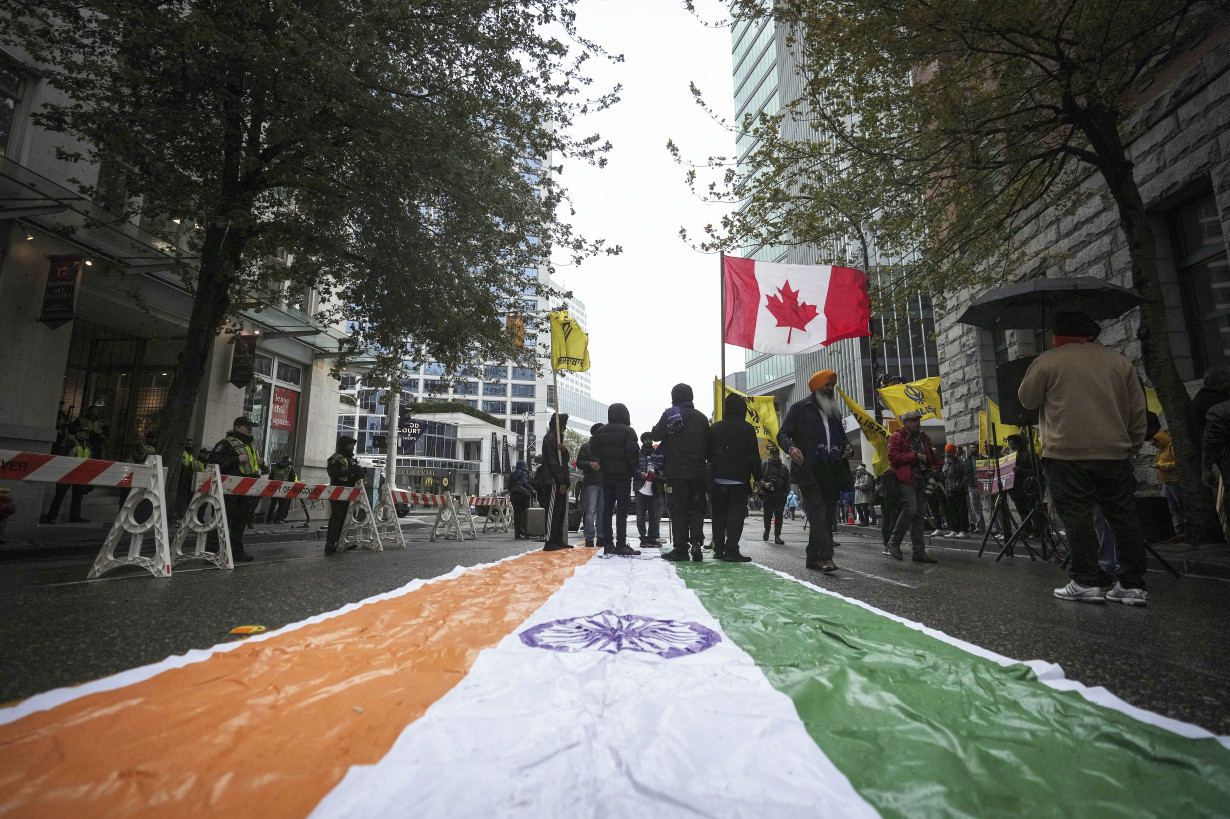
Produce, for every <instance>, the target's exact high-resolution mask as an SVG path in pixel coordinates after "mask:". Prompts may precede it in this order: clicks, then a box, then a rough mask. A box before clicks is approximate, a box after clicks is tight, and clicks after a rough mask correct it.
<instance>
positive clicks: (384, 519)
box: [372, 481, 410, 549]
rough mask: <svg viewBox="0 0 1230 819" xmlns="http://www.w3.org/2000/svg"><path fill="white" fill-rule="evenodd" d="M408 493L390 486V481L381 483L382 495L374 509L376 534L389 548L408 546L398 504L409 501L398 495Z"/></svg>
mask: <svg viewBox="0 0 1230 819" xmlns="http://www.w3.org/2000/svg"><path fill="white" fill-rule="evenodd" d="M408 494H410V493H409V492H402V491H401V490H400V489H394V488H393V487H391V486H389V482H388V481H384V482H383V483H381V484H380V497H379V498H377V499H376V508H375V509H373V510H372V516H373V518H374V522H375V525H376V536H377V537H379V538H380V542H381V544H382V545H383V546H384V547H385V548H387V549H392V548H398V549H404V548H406V538H405V535H403V534H402V532H401V521H399V520H398V519H397V504H399V503H407V501H405V500H401V499H399V498H398V496H401V495H408Z"/></svg>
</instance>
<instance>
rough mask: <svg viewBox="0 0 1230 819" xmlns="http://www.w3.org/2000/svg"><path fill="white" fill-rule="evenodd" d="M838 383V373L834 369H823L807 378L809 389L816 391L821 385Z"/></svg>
mask: <svg viewBox="0 0 1230 819" xmlns="http://www.w3.org/2000/svg"><path fill="white" fill-rule="evenodd" d="M836 383H837V373H835V372H833V371H832V370H821V371H820V372H818V373H816V374H815V375H813V376H812V377H811V378H809V379H807V389H809V390H811V391H812V392H815V391H816V390H818V389H820V388H821V387H827V386H828V385H829V384H836Z"/></svg>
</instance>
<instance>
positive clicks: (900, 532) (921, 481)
mask: <svg viewBox="0 0 1230 819" xmlns="http://www.w3.org/2000/svg"><path fill="white" fill-rule="evenodd" d="M888 463H889V465H890V466H891V467H892V471H893V475H894V476H895V477H896V478H897V495H898V502H899V503H900V508H901V513H900V515H899V516H898V517H897V525H896V526H894V527H893V533H892V535H890V536H889V539H888V553H889V554H890V555H892V556H893V557H894V558H896V559H897V560H902V559H903V557H902V554H901V541H902V540H904V539H905V533H906V530H907V529H908V530H909V532H910V545H911V546H913V547H914V562H915V563H938V562H939V561H937V560H936V559H935V558H933V557H931V555H929V554H927V551H926V549H927V545H926V543H925V542H924V540H923V517H924V515H925V512H924V509H925V507H924V503H925V498H926V495H927V492H928V490H929V489H930V487H931V485H932V484H933V482H935V481H936V480H937V475H936V473H937V471H938V470H939V467H940V459H939V458H938V457H936V454H935V447H933V446H932V445H931V438H930V436H928V435H927V434H926V433H925V432H923V431H922V413H920V412H918V411H917V410H915V411H913V412H907V413H906V414H905V415H902V416H901V429H899V430H897V431H896V432H894V433H893V434H892V435H890V436H889V438H888Z"/></svg>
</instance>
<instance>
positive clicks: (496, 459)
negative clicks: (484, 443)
mask: <svg viewBox="0 0 1230 819" xmlns="http://www.w3.org/2000/svg"><path fill="white" fill-rule="evenodd" d="M491 474H492V475H498V474H500V439H499V438H498V437H496V434H495V433H494V432H493V433H491Z"/></svg>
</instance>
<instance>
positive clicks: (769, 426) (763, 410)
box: [713, 378, 778, 459]
mask: <svg viewBox="0 0 1230 819" xmlns="http://www.w3.org/2000/svg"><path fill="white" fill-rule="evenodd" d="M721 391H722V380H721V379H720V378H715V379H713V420H714V421H721V420H722V407H723V405H724V403H725V398H726V396H725V395H721ZM726 395H737V396H739V397H740V398H742V399H743V400H744V401H746V402H747V422H748V423H749V424H751V425H752V427H753V428H754V429H755V430H756V438H757V439H758V441H759V443H760V457H761V458H762V459H763V458H767V457H769V444H772V445H773V446H777V432H778V422H777V408H776V407H774V406H773V396H771V395H746V394H744V393H741V392H739V391H738V390H736V389H733V388H731V387H730V386H727V387H726Z"/></svg>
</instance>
